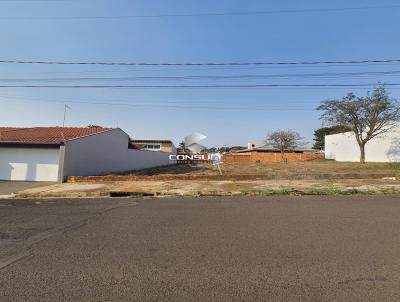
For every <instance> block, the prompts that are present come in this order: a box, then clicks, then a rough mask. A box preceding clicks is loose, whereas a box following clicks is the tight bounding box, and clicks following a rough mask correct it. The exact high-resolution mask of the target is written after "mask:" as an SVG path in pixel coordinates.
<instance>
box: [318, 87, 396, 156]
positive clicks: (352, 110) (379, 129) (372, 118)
mask: <svg viewBox="0 0 400 302" xmlns="http://www.w3.org/2000/svg"><path fill="white" fill-rule="evenodd" d="M317 110H321V111H322V115H321V119H322V120H323V121H324V122H325V123H327V124H329V125H332V126H335V125H342V126H346V127H350V128H351V130H352V131H353V132H354V135H355V138H356V140H357V143H358V146H359V147H360V162H361V163H365V145H366V144H367V143H368V142H369V141H370V140H371V139H373V138H375V137H377V136H382V135H384V134H385V133H387V132H388V131H390V130H391V129H392V128H393V127H395V126H396V124H397V123H398V122H399V120H400V107H399V104H398V102H397V101H396V100H395V99H391V98H390V97H389V95H388V93H387V92H386V90H385V87H384V86H383V85H379V86H378V87H377V88H376V89H374V90H373V91H372V93H368V95H367V96H366V97H356V96H355V95H354V94H353V93H349V94H347V95H346V96H345V97H343V98H342V99H340V100H328V101H324V102H321V105H320V106H318V108H317Z"/></svg>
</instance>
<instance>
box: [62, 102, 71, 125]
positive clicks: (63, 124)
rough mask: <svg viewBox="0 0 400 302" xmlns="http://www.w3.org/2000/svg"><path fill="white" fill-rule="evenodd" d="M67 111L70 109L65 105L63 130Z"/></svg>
mask: <svg viewBox="0 0 400 302" xmlns="http://www.w3.org/2000/svg"><path fill="white" fill-rule="evenodd" d="M67 109H72V108H71V107H69V106H68V105H67V104H65V105H64V119H63V128H64V127H65V119H66V117H67Z"/></svg>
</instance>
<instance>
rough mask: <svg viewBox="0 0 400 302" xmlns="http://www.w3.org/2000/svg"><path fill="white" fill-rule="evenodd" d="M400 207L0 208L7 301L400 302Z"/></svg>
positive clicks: (142, 204)
mask: <svg viewBox="0 0 400 302" xmlns="http://www.w3.org/2000/svg"><path fill="white" fill-rule="evenodd" d="M399 217H400V198H399V197H393V196H351V197H318V196H304V197H264V198H241V197H237V198H193V199H183V198H182V199H103V200H95V199H80V200H51V201H10V200H8V201H6V200H5V201H0V289H1V290H0V301H399V300H400V287H399V284H400V257H399V255H400V219H399Z"/></svg>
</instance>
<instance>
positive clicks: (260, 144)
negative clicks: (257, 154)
mask: <svg viewBox="0 0 400 302" xmlns="http://www.w3.org/2000/svg"><path fill="white" fill-rule="evenodd" d="M264 146H265V143H247V149H248V150H251V149H254V148H261V147H264Z"/></svg>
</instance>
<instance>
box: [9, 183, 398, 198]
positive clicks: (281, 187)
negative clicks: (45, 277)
mask: <svg viewBox="0 0 400 302" xmlns="http://www.w3.org/2000/svg"><path fill="white" fill-rule="evenodd" d="M112 192H114V193H118V192H120V193H121V192H122V193H126V192H129V193H135V194H137V195H141V194H143V195H144V196H146V195H147V194H152V195H155V196H207V195H216V196H218V195H222V196H226V195H228V196H229V195H289V194H297V193H298V194H318V195H336V194H342V193H345V194H347V193H351V194H357V193H364V194H365V193H369V194H378V193H383V194H399V193H400V181H399V180H396V179H386V178H381V179H342V180H335V181H330V180H327V179H319V180H254V181H251V180H248V181H233V180H227V181H211V180H210V181H191V180H169V181H120V182H103V183H97V184H94V183H64V184H55V185H51V186H46V187H40V188H34V189H29V190H25V191H22V192H19V193H18V194H17V196H16V197H19V198H46V197H98V196H110V193H112Z"/></svg>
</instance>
